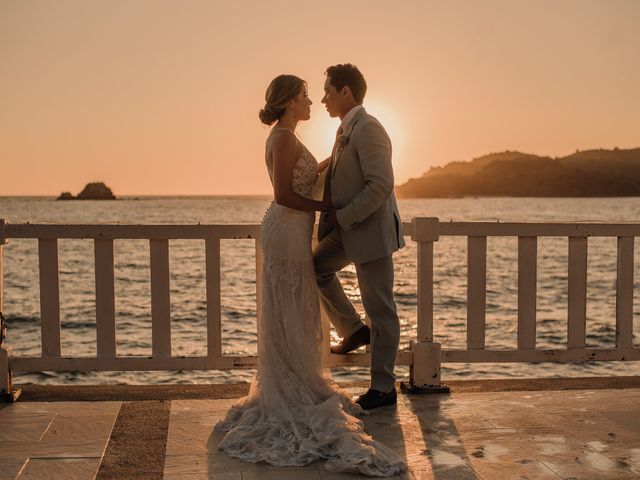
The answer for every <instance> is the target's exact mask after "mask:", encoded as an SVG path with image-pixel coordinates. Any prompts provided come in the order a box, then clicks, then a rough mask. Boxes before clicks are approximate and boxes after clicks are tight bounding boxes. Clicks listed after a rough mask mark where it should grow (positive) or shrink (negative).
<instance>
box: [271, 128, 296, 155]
mask: <svg viewBox="0 0 640 480" xmlns="http://www.w3.org/2000/svg"><path fill="white" fill-rule="evenodd" d="M297 146H298V139H297V138H296V136H295V134H294V133H293V132H292V131H291V130H288V129H285V128H277V129H276V128H274V129H273V130H271V133H270V134H269V138H268V139H267V149H268V150H271V151H272V152H274V153H290V152H295V151H296V150H297Z"/></svg>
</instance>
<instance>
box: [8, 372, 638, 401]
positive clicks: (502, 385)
mask: <svg viewBox="0 0 640 480" xmlns="http://www.w3.org/2000/svg"><path fill="white" fill-rule="evenodd" d="M337 383H338V384H339V385H340V386H341V387H344V388H356V389H357V388H362V390H363V391H364V390H366V389H367V388H368V383H366V382H337ZM446 385H447V386H448V387H449V388H450V389H451V394H455V393H472V392H478V393H479V392H509V391H534V390H599V389H617V388H640V376H624V377H623V376H616V377H575V378H566V377H565V378H520V379H494V380H491V379H486V380H448V381H447V382H446ZM19 387H20V388H21V389H22V395H21V396H20V398H19V399H18V401H19V402H62V401H64V402H68V401H111V400H118V401H137V400H178V399H224V398H240V397H242V396H244V395H246V394H247V392H248V391H249V384H248V383H236V384H219V383H216V384H206V385H188V384H166V385H165V384H163V385H123V384H114V385H35V384H23V385H19ZM398 388H399V385H398ZM441 395H442V394H441Z"/></svg>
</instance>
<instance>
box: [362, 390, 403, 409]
mask: <svg viewBox="0 0 640 480" xmlns="http://www.w3.org/2000/svg"><path fill="white" fill-rule="evenodd" d="M397 402H398V394H397V393H396V389H395V388H394V389H393V390H391V391H390V392H388V393H385V392H381V391H380V390H374V389H373V388H370V389H369V390H367V393H365V394H363V395H360V396H359V397H358V398H357V399H356V403H357V404H359V405H360V406H361V407H362V409H363V410H371V409H372V408H378V407H386V406H387V405H395V404H396V403H397Z"/></svg>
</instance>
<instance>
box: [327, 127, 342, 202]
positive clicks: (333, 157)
mask: <svg viewBox="0 0 640 480" xmlns="http://www.w3.org/2000/svg"><path fill="white" fill-rule="evenodd" d="M342 132H343V130H342V126H340V127H339V128H338V131H337V132H336V141H335V142H333V150H332V151H331V161H330V162H329V165H328V166H327V174H326V176H325V177H324V195H323V196H322V199H323V200H326V199H330V198H331V177H332V176H333V166H334V165H335V163H336V160H337V159H336V157H337V156H338V153H339V150H340V137H341V136H342Z"/></svg>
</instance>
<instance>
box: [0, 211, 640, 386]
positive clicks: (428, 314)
mask: <svg viewBox="0 0 640 480" xmlns="http://www.w3.org/2000/svg"><path fill="white" fill-rule="evenodd" d="M403 226H404V229H405V235H407V236H410V237H411V239H412V240H413V241H414V242H415V243H416V245H417V268H416V274H417V292H416V295H417V335H416V338H415V339H412V341H411V348H410V350H408V351H401V352H399V354H398V359H397V362H396V363H397V364H398V365H409V366H410V367H411V369H410V371H411V381H410V383H411V385H412V386H413V387H415V388H428V387H438V386H439V385H440V365H441V362H582V361H592V360H607V361H608V360H640V349H639V348H636V347H635V346H634V345H633V293H634V292H633V289H634V238H635V237H638V236H640V224H635V223H628V224H627V223H616V224H604V223H499V222H498V223H493V222H440V221H439V220H438V219H437V218H414V219H413V221H412V222H404V223H403ZM259 235H260V228H259V225H119V224H118V225H57V224H15V225H14V224H9V223H6V222H4V221H0V310H2V300H3V290H2V283H1V282H2V258H3V256H2V254H3V252H2V250H3V249H2V245H3V244H5V243H6V242H7V241H8V240H9V239H37V241H38V265H39V266H38V269H39V291H40V316H41V345H42V353H41V355H40V356H36V357H24V356H11V354H10V350H9V349H8V348H6V347H3V352H4V353H2V352H0V382H3V383H1V384H0V387H1V388H2V389H4V390H6V389H7V388H9V383H10V379H11V371H42V370H46V371H69V370H70V371H89V370H91V371H93V370H95V371H99V370H108V371H125V370H197V369H236V368H255V366H256V365H257V358H258V357H257V356H255V355H253V356H251V355H250V356H247V355H236V356H234V355H223V353H222V340H221V333H222V325H221V321H222V315H221V293H220V292H221V285H220V281H221V277H220V272H221V270H220V264H221V258H220V241H221V240H227V239H229V240H232V239H253V240H254V241H255V252H256V279H257V280H256V298H257V306H256V311H257V322H258V324H259V323H260V321H261V318H260V311H261V302H262V299H261V277H262V273H261V271H262V251H261V247H260V242H259ZM445 236H462V237H467V320H466V325H467V341H466V348H463V349H442V348H441V345H440V344H439V343H437V342H434V337H433V319H434V315H433V307H434V289H433V285H434V268H433V266H434V265H433V264H434V248H433V246H434V243H435V242H437V241H439V239H440V237H445ZM487 237H517V239H518V257H517V268H518V325H517V335H518V341H517V348H515V349H510V350H508V349H507V350H505V349H499V350H497V349H488V348H486V346H485V333H486V322H485V313H486V278H487V276H486V273H487V272H486V265H487ZM538 237H566V238H567V239H568V304H567V309H568V321H567V345H566V348H561V349H540V348H536V321H537V308H536V294H537V255H538V241H537V239H538ZM589 237H615V238H617V271H616V275H617V280H616V343H615V346H614V347H610V348H590V347H587V346H586V342H585V337H586V300H587V299H586V286H587V251H588V238H589ZM61 239H90V240H93V242H94V257H95V263H94V265H95V303H96V343H97V354H96V356H95V357H81V358H80V357H65V356H64V355H63V352H62V351H61V343H60V292H59V278H58V276H59V266H58V241H59V240H61ZM122 239H144V240H148V241H149V255H150V278H151V325H152V328H151V333H152V335H151V336H152V339H151V340H152V341H151V344H152V354H151V355H150V356H137V357H132V356H119V355H118V354H117V351H116V341H115V329H116V318H115V288H114V281H115V279H114V240H122ZM173 239H181V240H184V239H193V240H202V241H203V242H204V246H205V272H206V273H205V275H206V305H207V307H206V312H207V313H206V318H207V353H206V355H205V356H193V357H185V356H176V355H174V354H173V350H172V340H171V311H170V310H171V309H170V291H169V278H170V276H169V274H170V271H169V240H173ZM323 331H324V345H323V352H324V355H323V365H324V366H325V367H339V366H367V365H369V364H370V354H369V353H365V354H355V355H332V354H330V351H329V324H328V320H327V319H326V317H324V315H323ZM259 352H260V346H259V345H258V355H259ZM3 355H4V356H3ZM3 362H4V363H3Z"/></svg>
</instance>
